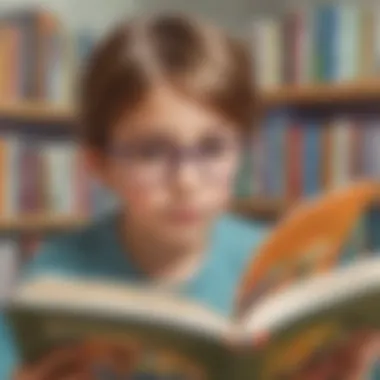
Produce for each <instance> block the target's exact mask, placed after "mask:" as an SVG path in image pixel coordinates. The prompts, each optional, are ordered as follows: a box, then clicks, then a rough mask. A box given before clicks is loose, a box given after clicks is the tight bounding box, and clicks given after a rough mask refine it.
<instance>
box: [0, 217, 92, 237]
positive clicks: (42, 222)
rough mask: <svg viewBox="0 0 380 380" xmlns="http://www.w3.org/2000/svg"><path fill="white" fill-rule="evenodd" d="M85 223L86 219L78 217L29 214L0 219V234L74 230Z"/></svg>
mask: <svg viewBox="0 0 380 380" xmlns="http://www.w3.org/2000/svg"><path fill="white" fill-rule="evenodd" d="M86 223H87V218H86V217H84V216H80V215H78V216H74V215H73V216H65V215H49V214H37V215H33V214H29V215H22V216H18V217H11V218H0V232H1V233H4V232H20V233H24V232H48V231H56V230H65V229H71V228H76V227H80V226H83V225H85V224H86Z"/></svg>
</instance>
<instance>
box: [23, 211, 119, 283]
mask: <svg viewBox="0 0 380 380" xmlns="http://www.w3.org/2000/svg"><path fill="white" fill-rule="evenodd" d="M114 219H115V216H114V215H112V216H111V215H107V216H105V217H103V218H101V219H97V220H95V221H93V222H91V223H90V224H89V225H86V226H84V227H82V228H80V229H78V230H76V231H73V232H67V233H62V234H59V235H56V236H54V237H50V238H48V239H46V240H45V241H44V242H43V244H42V246H41V248H40V249H39V251H38V252H36V255H35V258H33V259H32V260H31V262H30V263H29V264H28V265H27V266H26V269H25V271H24V275H25V276H27V277H29V276H32V275H35V274H40V273H41V272H49V273H51V272H53V273H54V274H65V275H70V274H73V275H77V274H85V273H86V271H88V270H89V264H90V263H94V262H96V259H97V255H98V254H99V252H103V250H102V249H101V247H102V246H103V245H107V246H109V242H106V241H107V239H108V240H109V236H110V234H111V233H112V230H114V228H115V226H114V223H113V221H114Z"/></svg>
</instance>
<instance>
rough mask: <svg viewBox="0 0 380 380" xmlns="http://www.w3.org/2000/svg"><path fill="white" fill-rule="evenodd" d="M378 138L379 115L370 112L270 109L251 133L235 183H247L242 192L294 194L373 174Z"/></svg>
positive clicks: (377, 172)
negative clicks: (306, 112)
mask: <svg viewBox="0 0 380 380" xmlns="http://www.w3.org/2000/svg"><path fill="white" fill-rule="evenodd" d="M379 143H380V119H379V117H377V116H376V114H374V113H373V114H372V115H371V114H367V115H365V116H363V115H360V114H355V113H351V114H340V113H338V114H337V115H335V116H326V115H323V114H321V115H318V116H316V115H301V114H296V113H294V112H288V111H276V112H272V113H269V114H268V116H267V117H266V119H264V121H263V125H262V127H261V128H260V131H259V132H258V133H256V134H255V142H254V143H252V144H251V148H250V150H251V156H252V159H251V161H245V164H244V165H245V167H244V173H245V176H243V177H239V178H238V181H240V182H241V184H240V185H239V186H240V188H245V189H246V194H245V196H247V195H250V196H253V197H254V196H257V197H259V198H260V197H267V198H274V199H278V198H280V199H289V200H294V199H298V198H301V197H305V196H313V195H315V194H317V193H319V192H323V191H325V190H329V189H334V188H339V187H344V186H347V185H349V184H350V183H352V182H355V181H357V180H360V179H363V178H368V179H377V178H379V176H380V166H379V162H380V156H379V149H378V146H379ZM250 162H251V164H250V165H251V167H250V168H249V166H248V165H249V163H250ZM258 165H259V170H258ZM247 173H250V174H247ZM244 182H246V184H245V185H244ZM248 190H250V194H247V192H248ZM238 195H239V194H238Z"/></svg>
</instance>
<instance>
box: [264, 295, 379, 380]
mask: <svg viewBox="0 0 380 380" xmlns="http://www.w3.org/2000/svg"><path fill="white" fill-rule="evenodd" d="M379 301H380V297H379V294H377V295H376V296H369V297H367V298H363V299H362V300H360V301H358V302H356V303H352V305H350V306H349V307H342V308H335V309H333V310H330V311H329V312H327V313H326V312H325V313H322V314H321V315H317V316H314V317H313V318H310V319H306V320H302V321H299V322H298V323H297V324H295V325H290V326H288V327H287V328H286V329H284V330H281V331H278V332H277V333H275V334H273V335H272V336H270V337H268V340H267V344H263V346H262V347H260V349H261V352H260V354H259V355H258V356H259V358H260V359H259V360H258V362H260V363H262V365H261V368H260V370H259V371H258V373H259V374H260V377H259V378H260V379H265V380H277V379H278V380H280V379H292V380H314V379H336V380H361V379H372V378H377V377H372V376H375V374H378V373H379V363H380V322H379V321H380V308H379V307H376V303H377V304H379Z"/></svg>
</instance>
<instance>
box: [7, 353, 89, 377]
mask: <svg viewBox="0 0 380 380" xmlns="http://www.w3.org/2000/svg"><path fill="white" fill-rule="evenodd" d="M53 379H54V380H90V377H89V376H88V374H87V373H86V371H85V369H84V367H83V364H82V355H81V348H80V347H66V348H61V349H58V350H54V351H52V352H51V353H50V354H48V355H46V356H45V357H43V358H42V359H41V360H39V361H38V362H37V363H34V364H31V365H27V366H24V367H22V368H20V370H19V371H17V373H16V374H15V376H14V377H13V380H53Z"/></svg>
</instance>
